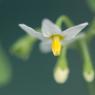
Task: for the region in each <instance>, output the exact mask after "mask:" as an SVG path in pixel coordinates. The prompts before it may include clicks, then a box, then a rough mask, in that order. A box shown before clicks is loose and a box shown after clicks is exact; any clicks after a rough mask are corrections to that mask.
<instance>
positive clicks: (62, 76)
mask: <svg viewBox="0 0 95 95" xmlns="http://www.w3.org/2000/svg"><path fill="white" fill-rule="evenodd" d="M68 77H69V69H68V68H65V69H62V68H61V67H57V68H55V70H54V79H55V81H56V82H57V83H60V84H62V83H65V82H66V81H67V79H68Z"/></svg>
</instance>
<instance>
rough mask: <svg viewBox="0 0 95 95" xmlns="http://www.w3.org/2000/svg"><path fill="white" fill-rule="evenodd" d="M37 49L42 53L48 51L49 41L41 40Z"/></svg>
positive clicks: (49, 47) (49, 49)
mask: <svg viewBox="0 0 95 95" xmlns="http://www.w3.org/2000/svg"><path fill="white" fill-rule="evenodd" d="M39 49H40V51H41V52H42V53H49V52H50V51H51V41H50V40H48V41H42V42H41V43H40V44H39Z"/></svg>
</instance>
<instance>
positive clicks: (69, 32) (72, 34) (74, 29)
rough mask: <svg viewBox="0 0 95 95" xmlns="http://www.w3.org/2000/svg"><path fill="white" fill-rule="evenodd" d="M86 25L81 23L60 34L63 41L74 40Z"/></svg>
mask: <svg viewBox="0 0 95 95" xmlns="http://www.w3.org/2000/svg"><path fill="white" fill-rule="evenodd" d="M87 25H88V23H83V24H80V25H77V26H74V27H71V28H69V29H66V30H65V31H63V32H62V35H63V36H64V40H71V39H72V38H74V37H75V36H76V35H77V34H78V33H79V32H80V31H81V30H82V29H83V28H85V27H86V26H87Z"/></svg>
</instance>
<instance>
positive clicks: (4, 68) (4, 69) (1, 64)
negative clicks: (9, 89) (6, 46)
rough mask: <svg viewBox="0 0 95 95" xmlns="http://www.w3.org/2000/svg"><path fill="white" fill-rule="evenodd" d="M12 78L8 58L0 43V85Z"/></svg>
mask: <svg viewBox="0 0 95 95" xmlns="http://www.w3.org/2000/svg"><path fill="white" fill-rule="evenodd" d="M11 78H12V68H11V64H10V61H9V58H8V57H7V55H6V54H5V52H4V50H3V49H2V47H1V45H0V87H2V86H5V85H7V84H8V83H10V81H11Z"/></svg>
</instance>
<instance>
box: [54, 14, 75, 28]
mask: <svg viewBox="0 0 95 95" xmlns="http://www.w3.org/2000/svg"><path fill="white" fill-rule="evenodd" d="M63 23H64V24H65V25H66V26H67V27H72V26H74V23H73V21H71V19H70V18H69V17H68V16H65V15H63V16H60V17H59V18H58V19H57V20H56V25H58V26H59V27H60V28H61V27H62V24H63Z"/></svg>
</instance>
